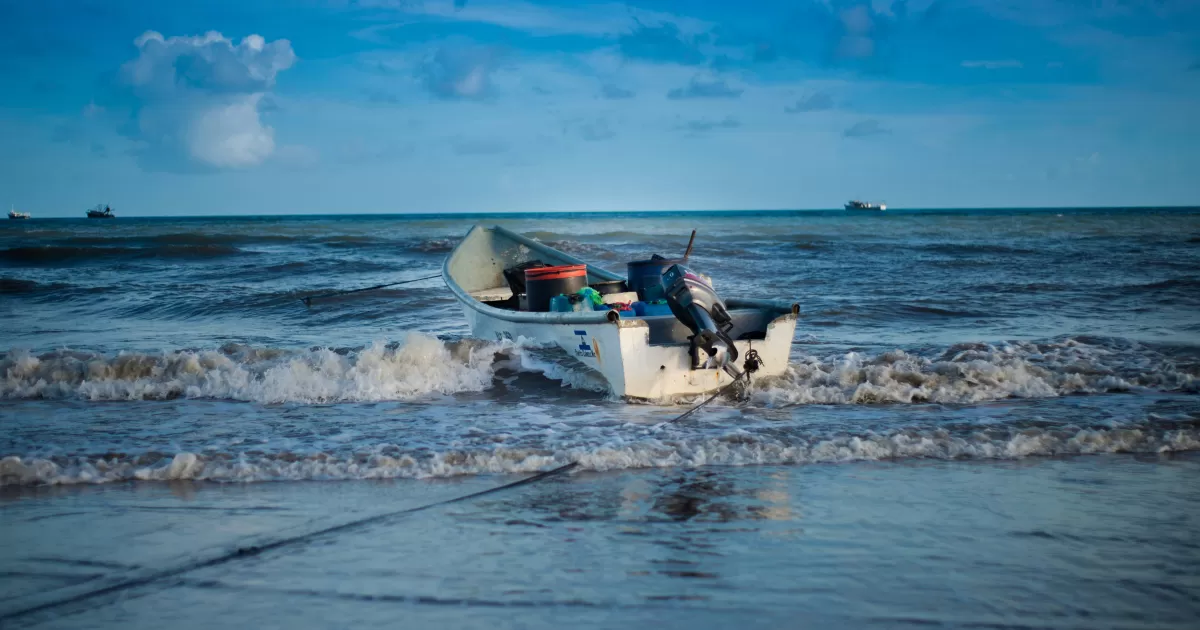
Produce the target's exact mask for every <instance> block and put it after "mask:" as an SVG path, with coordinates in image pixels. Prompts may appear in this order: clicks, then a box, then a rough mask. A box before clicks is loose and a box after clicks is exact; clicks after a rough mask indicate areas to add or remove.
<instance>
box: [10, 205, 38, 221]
mask: <svg viewBox="0 0 1200 630" xmlns="http://www.w3.org/2000/svg"><path fill="white" fill-rule="evenodd" d="M31 216H33V215H31V214H29V213H28V212H17V211H16V210H15V209H13V207H12V206H9V207H8V218H10V219H28V218H30V217H31Z"/></svg>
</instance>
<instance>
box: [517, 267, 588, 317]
mask: <svg viewBox="0 0 1200 630" xmlns="http://www.w3.org/2000/svg"><path fill="white" fill-rule="evenodd" d="M586 286H587V265H562V266H560V267H533V268H530V269H526V270H525V298H526V303H527V304H528V307H527V308H528V309H529V310H531V311H538V312H543V313H544V312H546V311H549V310H550V298H552V297H554V296H556V295H570V294H572V293H575V292H577V291H579V290H580V289H582V288H584V287H586Z"/></svg>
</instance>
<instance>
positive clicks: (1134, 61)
mask: <svg viewBox="0 0 1200 630" xmlns="http://www.w3.org/2000/svg"><path fill="white" fill-rule="evenodd" d="M850 198H861V199H865V200H871V201H877V202H885V203H887V204H888V205H889V206H890V207H897V208H946V207H950V208H964V207H1054V206H1076V207H1078V206H1131V205H1132V206H1156V205H1200V0H907V1H905V0H788V1H782V0H780V1H751V0H746V1H744V2H731V1H728V0H691V1H684V0H675V1H672V2H667V1H643V2H636V3H621V2H598V3H592V2H581V1H566V0H564V1H559V2H534V1H528V0H514V1H507V0H444V1H443V0H291V1H286V2H285V1H284V0H236V1H233V0H210V1H208V2H203V3H201V2H178V3H177V2H161V1H159V0H69V1H68V0H0V204H4V205H8V204H13V205H15V206H16V207H17V208H18V209H22V210H26V211H30V212H33V213H34V215H35V216H41V217H52V216H82V213H83V211H84V210H85V209H86V208H87V207H90V206H92V205H94V204H96V203H100V202H107V203H110V204H112V205H113V207H114V208H116V209H117V213H118V215H121V216H146V215H205V214H234V215H250V214H291V213H376V212H388V213H405V212H420V213H447V212H505V211H520V212H545V211H594V210H704V209H784V208H786V209H810V208H812V209H818V208H839V207H841V205H842V204H843V203H844V202H845V201H846V200H848V199H850Z"/></svg>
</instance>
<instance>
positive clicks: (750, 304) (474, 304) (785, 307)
mask: <svg viewBox="0 0 1200 630" xmlns="http://www.w3.org/2000/svg"><path fill="white" fill-rule="evenodd" d="M475 230H492V231H493V232H499V233H500V234H502V235H504V236H505V237H507V238H510V239H512V240H514V241H516V242H518V243H520V244H522V245H525V246H527V247H529V248H530V249H533V250H535V251H539V252H541V253H543V254H550V255H553V256H555V257H558V258H560V259H562V260H565V261H569V262H572V263H574V264H578V265H586V266H587V269H588V274H589V275H595V276H597V277H600V278H603V279H605V280H625V278H622V277H621V276H620V275H618V274H615V273H613V272H611V271H609V270H607V269H604V268H603V267H599V266H596V265H593V264H591V263H589V262H587V261H585V260H582V259H579V258H576V257H575V256H571V255H570V254H567V253H565V252H561V251H559V250H557V249H554V248H553V247H550V246H548V245H546V244H545V243H539V242H538V241H535V240H533V239H531V238H528V237H526V236H524V235H522V234H517V233H516V232H513V231H512V230H508V229H505V228H503V227H500V226H499V225H493V226H492V227H490V228H489V227H484V226H483V225H482V224H476V225H475V226H472V227H471V229H470V230H468V231H467V234H466V236H464V237H463V239H462V240H461V241H459V242H458V244H457V245H455V246H454V249H453V250H452V251H451V252H450V254H449V255H448V256H446V260H445V261H443V262H442V280H443V281H444V282H445V283H446V287H447V288H448V289H450V292H451V293H453V294H454V297H455V298H456V299H457V300H458V301H459V302H462V303H463V304H466V305H467V306H469V307H470V308H471V309H473V310H475V311H477V312H479V313H480V314H482V315H485V316H487V317H492V318H494V319H499V320H503V321H508V322H514V323H521V324H606V323H618V322H620V323H621V325H622V326H627V325H634V326H636V325H637V324H642V325H645V323H644V322H641V320H639V319H632V318H631V319H626V320H622V318H621V315H620V313H619V312H618V311H612V310H610V311H590V312H571V313H542V312H532V311H510V310H508V309H502V308H496V307H494V306H489V305H487V304H484V303H483V302H481V301H480V300H478V299H476V298H475V297H474V296H473V295H471V294H470V293H468V292H467V291H466V290H464V289H463V288H462V287H461V286H459V285H458V282H456V281H455V280H454V278H453V276H452V275H451V274H450V262H451V261H452V260H453V259H454V257H455V256H456V255H457V254H458V252H459V248H460V247H462V245H463V244H464V243H466V242H467V239H468V238H470V236H471V234H473V233H474V232H475ZM725 304H726V305H727V306H729V307H730V308H731V309H737V310H743V309H744V310H757V311H764V312H767V313H776V314H779V315H780V316H781V317H789V316H790V317H796V316H798V315H799V314H800V305H799V304H798V303H796V302H789V301H787V300H763V299H755V298H729V299H726V300H725ZM781 317H776V318H772V320H771V321H776V320H778V319H781ZM635 322H636V323H635Z"/></svg>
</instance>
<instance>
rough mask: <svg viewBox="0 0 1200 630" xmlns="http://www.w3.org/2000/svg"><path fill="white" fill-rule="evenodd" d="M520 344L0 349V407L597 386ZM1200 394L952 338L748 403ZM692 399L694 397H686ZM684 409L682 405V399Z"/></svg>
mask: <svg viewBox="0 0 1200 630" xmlns="http://www.w3.org/2000/svg"><path fill="white" fill-rule="evenodd" d="M573 363H575V362H573V360H571V359H569V358H567V357H561V356H557V355H556V354H555V353H553V352H548V353H546V352H541V351H539V350H537V349H536V348H534V347H531V346H529V345H527V344H518V345H514V344H511V343H508V344H495V343H490V342H483V341H478V340H462V341H456V342H443V341H440V340H438V339H435V338H432V337H428V336H425V335H421V334H418V333H410V334H408V335H407V336H406V337H405V338H404V340H403V341H402V342H401V343H399V344H396V345H394V346H393V345H387V344H384V343H382V342H377V343H375V344H374V345H371V346H369V347H366V348H363V349H360V350H350V351H335V350H331V349H328V348H320V349H313V350H306V351H293V350H276V349H267V348H253V347H248V346H240V345H234V344H231V345H227V346H225V347H222V348H220V349H217V350H180V351H171V352H160V353H139V352H122V353H118V354H115V355H106V354H99V353H92V352H78V351H71V350H61V351H56V352H52V353H47V354H43V355H39V356H35V355H33V354H30V353H29V352H26V351H22V350H14V351H10V352H8V353H6V354H3V355H0V399H22V398H25V399H28V398H47V399H63V398H76V399H84V400H94V401H111V400H162V399H172V398H211V399H225V400H239V401H249V402H259V403H329V402H374V401H385V400H414V399H419V398H421V397H424V396H430V395H439V394H454V393H460V392H481V391H485V390H488V389H490V388H491V387H492V386H493V382H494V379H495V378H497V375H496V370H497V369H500V368H508V369H511V370H514V371H517V372H528V373H540V374H543V375H544V376H545V377H546V378H548V379H551V380H554V381H561V382H562V385H563V386H566V387H573V388H576V389H580V390H587V391H606V390H607V386H606V384H605V383H604V380H603V378H602V377H601V376H600V375H599V374H597V373H595V372H592V371H590V370H588V369H587V368H586V367H585V366H583V365H582V364H573ZM1139 389H1145V390H1157V391H1176V392H1188V393H1194V392H1200V350H1198V349H1194V348H1189V347H1181V348H1156V347H1152V346H1148V345H1144V344H1139V343H1136V342H1129V341H1123V340H1112V339H1091V338H1067V339H1063V340H1057V341H1050V342H1041V343H1035V342H1014V343H1010V344H1001V345H989V344H960V345H956V346H953V347H951V348H949V349H947V350H945V351H943V352H940V353H939V352H934V353H930V354H928V355H923V354H916V353H908V352H903V351H899V350H897V351H893V352H886V353H883V354H879V355H864V354H859V353H854V352H851V353H848V354H842V355H834V356H829V357H816V356H804V355H801V356H798V357H793V359H792V361H791V363H790V365H789V366H788V368H787V369H786V371H785V373H784V374H783V375H782V376H780V377H774V378H763V379H759V380H757V381H755V383H754V385H753V386H752V387H751V389H750V391H749V396H750V401H751V403H752V404H755V405H760V406H769V407H777V406H788V405H798V404H879V403H893V404H895V403H900V404H910V403H950V404H968V403H979V402H986V401H993V400H1003V399H1008V398H1046V397H1055V396H1065V395H1072V394H1096V393H1106V392H1126V391H1132V390H1139ZM689 400H690V399H689ZM680 402H689V401H680Z"/></svg>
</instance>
